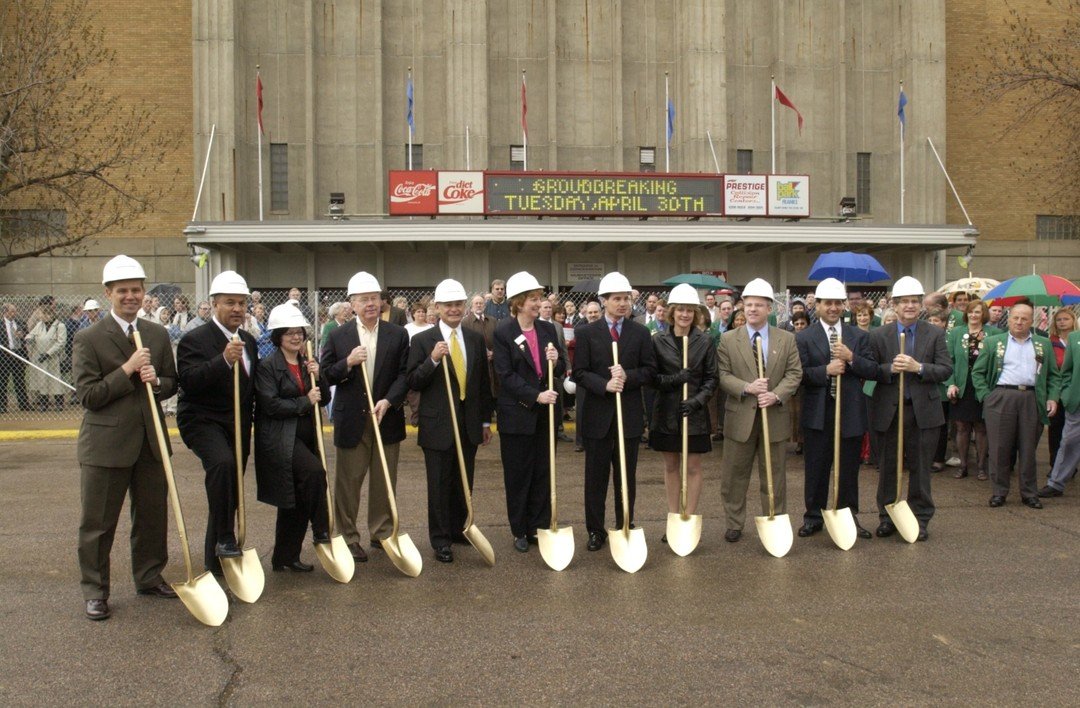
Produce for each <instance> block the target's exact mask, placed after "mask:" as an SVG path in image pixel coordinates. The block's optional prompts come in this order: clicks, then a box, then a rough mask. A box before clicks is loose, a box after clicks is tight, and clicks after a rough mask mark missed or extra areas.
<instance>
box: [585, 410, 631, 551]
mask: <svg viewBox="0 0 1080 708" xmlns="http://www.w3.org/2000/svg"><path fill="white" fill-rule="evenodd" d="M612 428H614V425H613V426H612ZM640 441H641V438H640V437H637V438H626V439H625V440H624V441H623V442H624V445H625V447H626V485H627V490H626V493H627V497H629V502H630V522H631V523H633V521H634V500H635V498H636V497H637V457H638V445H639V443H640ZM609 476H612V477H614V481H615V526H617V527H619V528H621V527H622V524H623V509H622V477H621V473H620V471H619V446H618V438H617V436H616V434H615V433H614V432H612V433H610V434H609V435H608V436H607V437H604V438H585V528H586V529H587V530H588V531H589V533H599V534H606V533H607V532H606V531H605V530H604V515H605V505H606V504H607V490H608V477H609Z"/></svg>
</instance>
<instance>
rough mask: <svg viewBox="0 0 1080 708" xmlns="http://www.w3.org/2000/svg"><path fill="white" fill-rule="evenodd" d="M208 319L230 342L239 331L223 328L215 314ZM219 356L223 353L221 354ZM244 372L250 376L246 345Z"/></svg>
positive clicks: (249, 358)
mask: <svg viewBox="0 0 1080 708" xmlns="http://www.w3.org/2000/svg"><path fill="white" fill-rule="evenodd" d="M210 319H211V320H213V322H214V324H216V325H217V327H218V329H220V330H221V331H222V332H223V333H224V334H225V337H226V338H228V340H229V341H230V342H231V341H232V338H233V336H234V335H237V334H239V333H240V330H237V331H236V332H230V331H229V330H227V329H226V328H225V325H223V324H221V323H220V322H218V318H217V315H213V316H212V317H211V318H210ZM125 331H126V330H125ZM240 341H241V342H243V341H244V340H243V339H241V340H240ZM221 356H225V355H224V354H222V355H221ZM244 373H246V374H247V375H248V376H251V357H249V356H248V350H247V347H244Z"/></svg>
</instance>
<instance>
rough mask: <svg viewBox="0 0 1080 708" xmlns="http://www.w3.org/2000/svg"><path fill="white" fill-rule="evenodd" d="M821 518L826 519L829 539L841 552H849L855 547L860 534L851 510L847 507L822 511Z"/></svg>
mask: <svg viewBox="0 0 1080 708" xmlns="http://www.w3.org/2000/svg"><path fill="white" fill-rule="evenodd" d="M821 517H822V518H823V519H825V530H826V531H828V532H829V538H831V539H832V540H833V543H835V544H836V545H837V547H838V548H839V549H840V550H842V551H847V550H850V549H851V547H852V546H854V545H855V540H856V539H858V537H859V534H858V531H857V530H856V528H855V517H854V516H852V515H851V509H849V508H848V507H846V506H845V507H844V508H843V509H822V510H821Z"/></svg>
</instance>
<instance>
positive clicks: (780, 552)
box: [754, 344, 794, 558]
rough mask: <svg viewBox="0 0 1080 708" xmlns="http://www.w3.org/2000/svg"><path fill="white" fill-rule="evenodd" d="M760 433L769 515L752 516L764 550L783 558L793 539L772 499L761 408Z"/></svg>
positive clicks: (765, 415)
mask: <svg viewBox="0 0 1080 708" xmlns="http://www.w3.org/2000/svg"><path fill="white" fill-rule="evenodd" d="M755 349H756V353H757V366H758V378H759V379H763V378H765V359H764V355H763V354H762V351H761V346H760V344H759V345H758V346H757V347H755ZM761 434H762V435H764V436H765V445H764V447H765V486H766V488H767V490H768V493H769V515H768V516H758V517H755V518H754V523H755V525H756V526H757V532H758V538H759V539H761V545H763V546H765V550H766V551H768V552H769V553H770V554H771V555H773V556H776V557H777V558H783V557H784V556H786V555H787V553H788V551H790V550H791V542H792V541H793V540H794V538H793V537H792V533H791V520H790V519H789V518H788V515H787V514H779V515H778V514H777V513H776V507H775V503H774V499H773V483H772V441H771V440H769V411H768V409H766V408H762V409H761Z"/></svg>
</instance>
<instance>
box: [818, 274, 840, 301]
mask: <svg viewBox="0 0 1080 708" xmlns="http://www.w3.org/2000/svg"><path fill="white" fill-rule="evenodd" d="M814 298H815V299H818V300H847V288H845V287H844V284H843V283H841V282H840V281H839V280H837V279H836V278H826V279H825V280H822V281H821V282H820V283H818V286H817V289H816V290H814Z"/></svg>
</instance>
